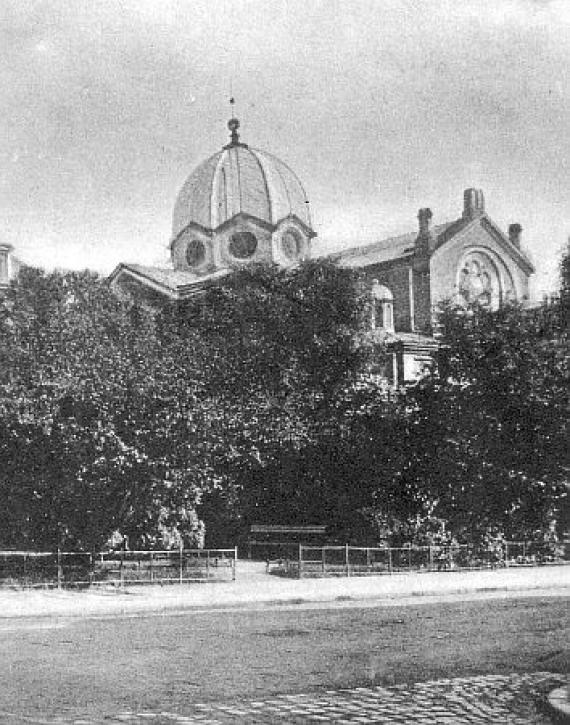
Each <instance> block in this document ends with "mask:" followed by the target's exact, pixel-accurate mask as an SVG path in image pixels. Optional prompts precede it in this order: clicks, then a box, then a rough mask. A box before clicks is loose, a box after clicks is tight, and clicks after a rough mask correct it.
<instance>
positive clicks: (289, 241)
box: [281, 229, 303, 259]
mask: <svg viewBox="0 0 570 725" xmlns="http://www.w3.org/2000/svg"><path fill="white" fill-rule="evenodd" d="M302 247H303V242H302V240H301V236H300V235H299V233H298V232H296V231H294V230H293V229H288V230H287V231H286V232H285V234H283V237H282V238H281V248H282V249H283V254H284V255H285V256H286V257H287V259H299V257H300V256H301V250H302Z"/></svg>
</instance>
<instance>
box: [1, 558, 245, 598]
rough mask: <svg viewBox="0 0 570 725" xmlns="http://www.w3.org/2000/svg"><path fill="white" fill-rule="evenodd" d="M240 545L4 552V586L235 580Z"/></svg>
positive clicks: (119, 584)
mask: <svg viewBox="0 0 570 725" xmlns="http://www.w3.org/2000/svg"><path fill="white" fill-rule="evenodd" d="M236 561H237V549H176V550H166V551H105V552H99V553H96V554H90V553H85V552H75V551H57V552H52V551H0V586H24V587H54V586H57V587H60V588H61V587H72V586H98V585H99V586H100V585H114V586H125V585H128V584H166V583H169V584H175V583H179V584H182V583H185V582H205V581H234V580H235V578H236Z"/></svg>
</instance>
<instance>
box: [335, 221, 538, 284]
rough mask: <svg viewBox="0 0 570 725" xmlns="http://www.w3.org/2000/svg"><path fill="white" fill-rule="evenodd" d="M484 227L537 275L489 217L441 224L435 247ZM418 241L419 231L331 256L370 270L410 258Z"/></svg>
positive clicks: (519, 250)
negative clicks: (475, 227) (480, 225)
mask: <svg viewBox="0 0 570 725" xmlns="http://www.w3.org/2000/svg"><path fill="white" fill-rule="evenodd" d="M481 220H482V223H483V226H485V227H486V228H487V231H488V232H489V233H491V234H492V235H493V236H494V237H495V239H496V240H497V242H498V243H499V244H501V245H503V247H505V249H507V250H508V251H509V253H510V254H511V255H512V256H514V257H515V258H516V259H517V261H518V262H519V263H520V264H521V265H522V267H523V269H525V271H526V272H527V273H529V274H531V273H532V272H534V266H533V264H532V262H531V261H530V259H529V258H528V256H527V255H526V254H525V252H524V251H523V250H521V249H519V248H518V247H515V246H514V245H513V244H512V243H511V242H510V241H509V238H508V237H507V236H506V235H505V234H504V232H502V231H501V229H499V227H498V226H497V225H496V224H495V223H494V222H493V220H492V219H490V218H489V217H488V216H487V215H486V214H483V215H481V216H480V217H477V219H476V220H473V219H465V218H463V217H460V218H459V219H455V220H454V221H451V222H445V223H444V224H438V225H436V226H434V227H433V228H432V233H433V235H434V237H435V248H436V249H437V248H438V247H441V246H442V245H443V244H445V243H446V242H447V241H448V240H449V239H451V238H452V237H454V236H455V235H456V234H458V233H459V232H460V231H462V230H463V229H465V228H466V227H467V226H469V224H472V223H473V222H474V221H481ZM417 238H418V232H417V230H416V231H413V232H408V233H407V234H401V235H400V236H398V237H390V238H389V239H383V240H381V241H379V242H372V244H365V245H362V246H359V247H351V248H350V249H345V250H343V251H341V252H336V253H334V254H332V255H330V257H331V258H332V259H333V260H334V261H337V262H339V263H340V264H341V265H342V266H343V267H351V268H353V267H354V268H359V267H369V266H371V265H373V264H380V263H382V262H390V261H392V260H395V259H401V258H403V257H407V256H411V255H413V254H414V252H415V244H416V240H417Z"/></svg>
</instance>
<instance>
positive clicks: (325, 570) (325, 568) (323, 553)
mask: <svg viewBox="0 0 570 725" xmlns="http://www.w3.org/2000/svg"><path fill="white" fill-rule="evenodd" d="M321 552H322V553H321V558H322V561H323V576H326V575H327V550H326V549H325V547H324V546H323V548H322V549H321Z"/></svg>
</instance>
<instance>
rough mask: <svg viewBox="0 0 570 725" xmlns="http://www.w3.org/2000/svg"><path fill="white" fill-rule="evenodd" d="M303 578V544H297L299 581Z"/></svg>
mask: <svg viewBox="0 0 570 725" xmlns="http://www.w3.org/2000/svg"><path fill="white" fill-rule="evenodd" d="M302 576H303V544H299V579H301V577H302Z"/></svg>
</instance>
